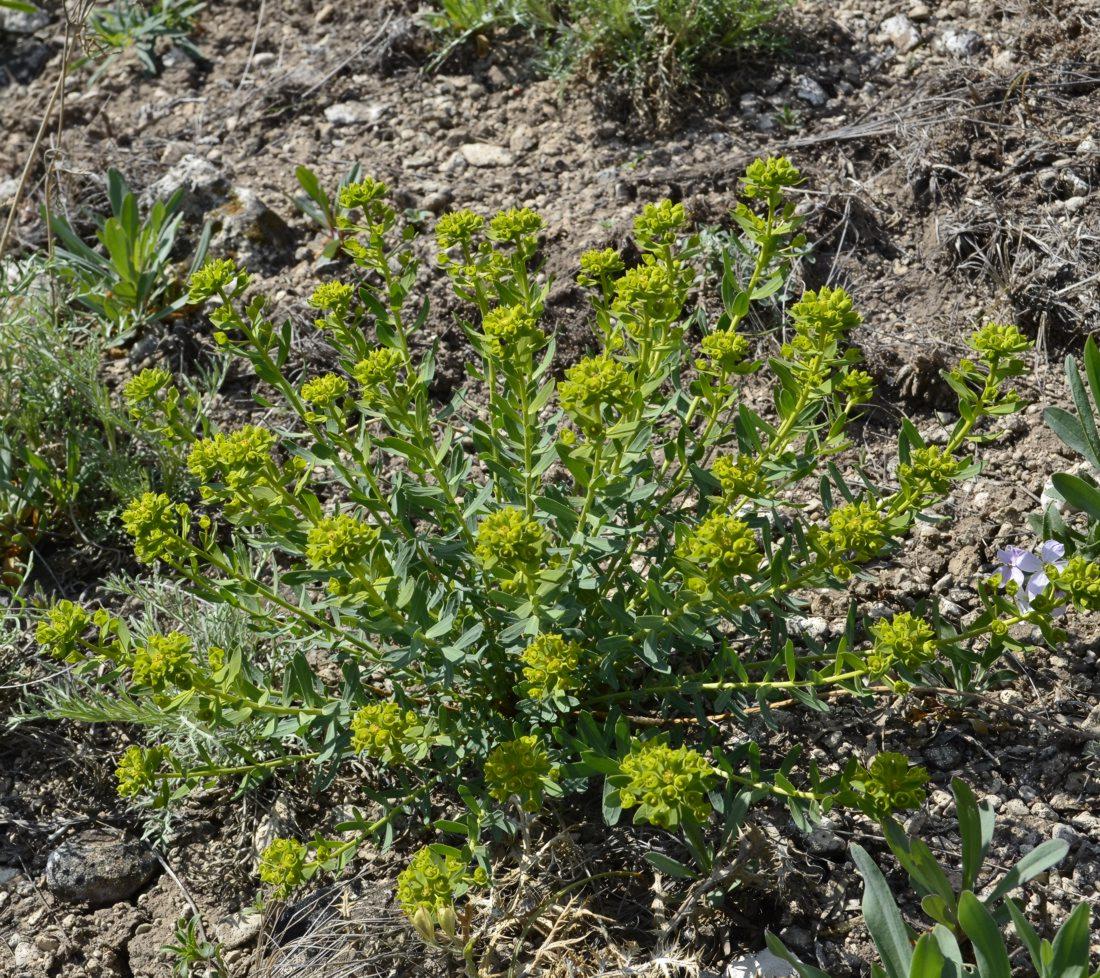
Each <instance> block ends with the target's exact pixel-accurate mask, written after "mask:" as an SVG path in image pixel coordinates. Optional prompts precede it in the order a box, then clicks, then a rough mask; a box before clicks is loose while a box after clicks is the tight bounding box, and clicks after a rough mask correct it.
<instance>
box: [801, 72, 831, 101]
mask: <svg viewBox="0 0 1100 978" xmlns="http://www.w3.org/2000/svg"><path fill="white" fill-rule="evenodd" d="M794 93H795V95H797V96H798V97H799V98H800V99H802V101H803V102H806V103H807V104H808V105H812V106H813V107H814V108H815V109H819V108H821V106H823V105H824V104H825V103H826V102H828V101H829V95H828V93H827V92H826V91H825V89H824V88H822V87H821V84H820V83H819V82H818V81H817V79H815V78H811V77H810V76H809V75H799V76H798V77H797V78H796V79H795V80H794Z"/></svg>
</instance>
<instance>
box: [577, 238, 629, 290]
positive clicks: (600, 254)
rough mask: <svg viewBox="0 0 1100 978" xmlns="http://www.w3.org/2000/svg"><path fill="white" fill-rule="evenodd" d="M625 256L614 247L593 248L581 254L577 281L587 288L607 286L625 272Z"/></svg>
mask: <svg viewBox="0 0 1100 978" xmlns="http://www.w3.org/2000/svg"><path fill="white" fill-rule="evenodd" d="M624 267H625V266H624V265H623V256H622V255H620V254H619V253H618V252H617V251H616V250H615V249H614V248H603V249H602V250H597V249H592V250H591V251H586V252H585V253H584V254H583V255H581V270H580V273H579V274H578V275H577V282H578V283H580V284H581V285H583V286H585V287H586V288H595V287H600V288H604V287H606V286H607V283H609V282H610V281H611V280H612V279H615V278H618V277H619V276H620V275H622V273H623V268H624Z"/></svg>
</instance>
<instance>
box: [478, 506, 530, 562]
mask: <svg viewBox="0 0 1100 978" xmlns="http://www.w3.org/2000/svg"><path fill="white" fill-rule="evenodd" d="M545 547H546V531H545V530H544V529H543V527H542V524H541V523H539V522H538V521H537V520H533V519H531V518H530V517H529V516H528V515H527V514H526V513H525V512H524V511H523V510H522V509H518V508H517V507H515V506H506V507H505V508H504V509H498V510H497V511H496V512H494V513H490V514H489V515H488V516H486V517H485V518H484V519H483V520H482V521H481V523H479V524H478V528H477V551H476V553H477V558H478V560H480V561H481V562H482V563H483V564H487V565H489V564H495V563H499V564H503V565H505V566H508V567H533V566H537V565H538V564H539V563H540V562H541V560H542V552H543V550H544V548H545Z"/></svg>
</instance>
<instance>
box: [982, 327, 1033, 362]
mask: <svg viewBox="0 0 1100 978" xmlns="http://www.w3.org/2000/svg"><path fill="white" fill-rule="evenodd" d="M970 346H971V348H972V349H974V350H976V351H977V352H978V354H979V355H980V356H981V358H982V359H983V360H1000V359H1003V358H1004V357H1011V356H1015V355H1016V354H1017V353H1024V352H1026V351H1027V350H1030V349H1031V340H1029V339H1028V338H1027V337H1026V336H1024V334H1023V333H1021V332H1020V330H1019V329H1018V328H1017V327H1016V326H1014V325H1012V324H1011V323H986V325H985V326H983V327H982V328H981V329H979V330H978V331H977V332H975V333H974V335H973V336H971V337H970Z"/></svg>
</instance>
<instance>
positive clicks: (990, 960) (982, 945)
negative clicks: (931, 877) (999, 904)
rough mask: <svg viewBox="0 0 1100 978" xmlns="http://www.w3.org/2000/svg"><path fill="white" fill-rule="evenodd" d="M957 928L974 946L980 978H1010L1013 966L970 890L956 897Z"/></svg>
mask: <svg viewBox="0 0 1100 978" xmlns="http://www.w3.org/2000/svg"><path fill="white" fill-rule="evenodd" d="M959 924H960V925H961V926H962V929H963V931H964V932H965V933H966V936H967V937H969V938H970V941H971V943H972V944H973V945H974V956H975V958H976V959H977V962H978V974H979V976H980V978H1012V965H1011V964H1010V963H1009V960H1008V951H1007V950H1006V949H1005V942H1004V938H1003V937H1001V932H1000V931H999V930H998V929H997V924H996V921H994V919H993V916H992V914H990V912H989V911H988V910H987V909H986V908H985V905H984V904H983V903H982V901H981V900H979V899H978V898H977V897H976V896H974V894H973V893H971V892H970V891H969V890H964V891H963V892H962V894H961V895H960V896H959Z"/></svg>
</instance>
